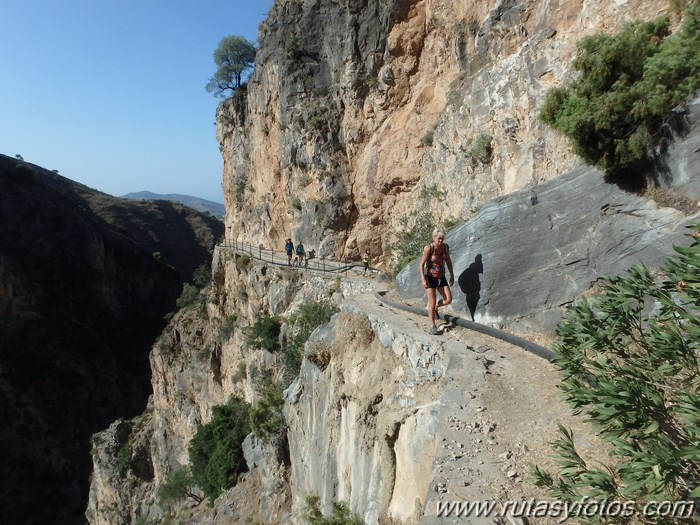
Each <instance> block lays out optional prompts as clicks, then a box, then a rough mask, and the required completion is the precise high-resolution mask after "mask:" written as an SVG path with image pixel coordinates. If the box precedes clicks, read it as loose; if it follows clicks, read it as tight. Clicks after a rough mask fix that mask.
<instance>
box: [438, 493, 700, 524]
mask: <svg viewBox="0 0 700 525" xmlns="http://www.w3.org/2000/svg"><path fill="white" fill-rule="evenodd" d="M698 511H700V504H698V502H696V501H693V500H685V501H683V500H682V501H667V500H662V501H648V502H638V501H632V500H629V501H623V500H607V499H605V500H594V499H590V498H588V497H584V498H582V499H580V500H576V501H558V500H553V501H552V500H549V501H547V500H537V499H534V498H531V499H527V500H510V501H498V500H480V501H438V502H437V516H438V517H443V518H449V517H463V518H466V517H483V518H497V517H505V516H513V517H520V518H555V519H557V520H558V521H559V522H564V521H566V520H567V519H569V518H594V517H601V518H602V517H608V518H613V517H619V518H631V517H634V516H639V517H643V518H651V517H667V518H670V517H674V518H689V517H691V516H693V515H695V513H696V512H698Z"/></svg>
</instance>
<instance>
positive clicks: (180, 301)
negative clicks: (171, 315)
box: [175, 283, 200, 308]
mask: <svg viewBox="0 0 700 525" xmlns="http://www.w3.org/2000/svg"><path fill="white" fill-rule="evenodd" d="M199 292H200V290H199V288H197V287H196V286H195V285H193V284H190V283H185V284H184V285H183V286H182V293H181V294H180V297H178V298H177V301H175V304H177V306H178V307H179V308H188V307H190V306H193V305H195V304H197V303H198V302H199V300H200V297H199Z"/></svg>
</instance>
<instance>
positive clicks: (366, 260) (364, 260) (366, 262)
mask: <svg viewBox="0 0 700 525" xmlns="http://www.w3.org/2000/svg"><path fill="white" fill-rule="evenodd" d="M371 257H372V254H371V253H370V251H369V248H367V249H366V250H365V253H363V254H362V264H364V265H365V269H364V271H363V272H362V276H363V277H364V276H365V275H367V272H368V271H369V260H370V258H371ZM371 276H372V274H371V273H370V277H371Z"/></svg>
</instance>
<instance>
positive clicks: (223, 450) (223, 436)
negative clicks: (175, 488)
mask: <svg viewBox="0 0 700 525" xmlns="http://www.w3.org/2000/svg"><path fill="white" fill-rule="evenodd" d="M212 411H213V417H212V420H211V421H210V422H209V423H207V424H206V425H201V426H200V427H199V428H198V429H197V433H196V434H195V436H194V437H193V438H192V441H191V442H190V445H189V458H190V469H191V472H192V479H193V480H194V482H195V483H196V484H197V485H198V486H199V488H201V489H202V491H203V492H204V495H205V496H207V497H208V498H209V499H210V500H211V501H212V502H213V501H214V500H215V499H216V497H217V496H218V495H219V494H220V493H221V491H222V490H225V489H227V488H230V487H233V486H234V485H235V484H236V483H237V482H238V477H239V476H240V475H241V474H242V473H243V472H245V471H246V468H247V467H246V462H245V458H244V457H243V448H242V444H243V440H244V439H245V437H246V436H247V435H248V434H249V433H250V427H249V425H248V417H249V405H248V403H246V402H245V401H243V400H242V399H238V398H235V397H234V398H231V400H230V401H229V402H228V403H227V404H225V405H218V406H215V407H214V408H213V409H212Z"/></svg>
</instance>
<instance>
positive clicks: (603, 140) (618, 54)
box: [540, 0, 700, 172]
mask: <svg viewBox="0 0 700 525" xmlns="http://www.w3.org/2000/svg"><path fill="white" fill-rule="evenodd" d="M573 65H574V68H575V69H576V70H577V71H578V72H579V75H578V77H577V78H576V80H574V81H572V82H570V83H569V84H567V85H565V86H563V87H561V88H555V89H552V90H550V91H549V92H548V93H547V95H546V96H545V100H544V103H543V105H542V108H541V110H540V118H541V119H542V120H543V121H544V122H545V123H547V124H548V125H550V126H552V127H553V128H554V129H556V130H558V131H559V132H561V133H562V134H564V135H565V136H567V137H569V138H570V139H571V141H572V145H573V150H574V152H575V153H576V154H577V155H579V156H580V157H581V158H583V159H584V160H585V161H586V162H588V163H589V164H592V165H595V166H598V167H600V168H603V169H607V170H610V171H611V172H615V171H616V170H620V169H622V168H627V167H631V166H633V165H635V164H636V163H638V162H640V161H644V160H648V158H649V156H650V155H653V154H654V152H655V151H659V150H661V151H663V148H664V146H665V144H666V142H667V140H669V138H670V128H669V127H668V126H667V125H666V123H667V121H668V117H669V114H670V112H671V110H672V109H673V108H674V107H675V106H676V105H678V104H680V103H682V102H683V101H684V100H685V98H686V97H687V96H689V95H690V94H691V93H692V92H693V91H694V90H695V89H697V88H698V87H700V1H698V0H695V1H694V2H693V3H692V4H691V5H690V6H689V7H688V8H687V10H686V12H685V16H684V23H683V27H682V29H681V30H680V31H679V32H678V33H677V34H675V35H672V36H669V20H668V18H666V17H663V18H659V19H657V20H655V21H653V22H631V23H628V24H626V25H625V26H624V27H623V29H622V31H621V32H620V33H618V34H617V35H612V36H611V35H605V34H597V35H593V36H589V37H586V38H584V39H582V40H581V41H580V42H579V43H578V57H577V58H576V60H575V61H574V64H573Z"/></svg>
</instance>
